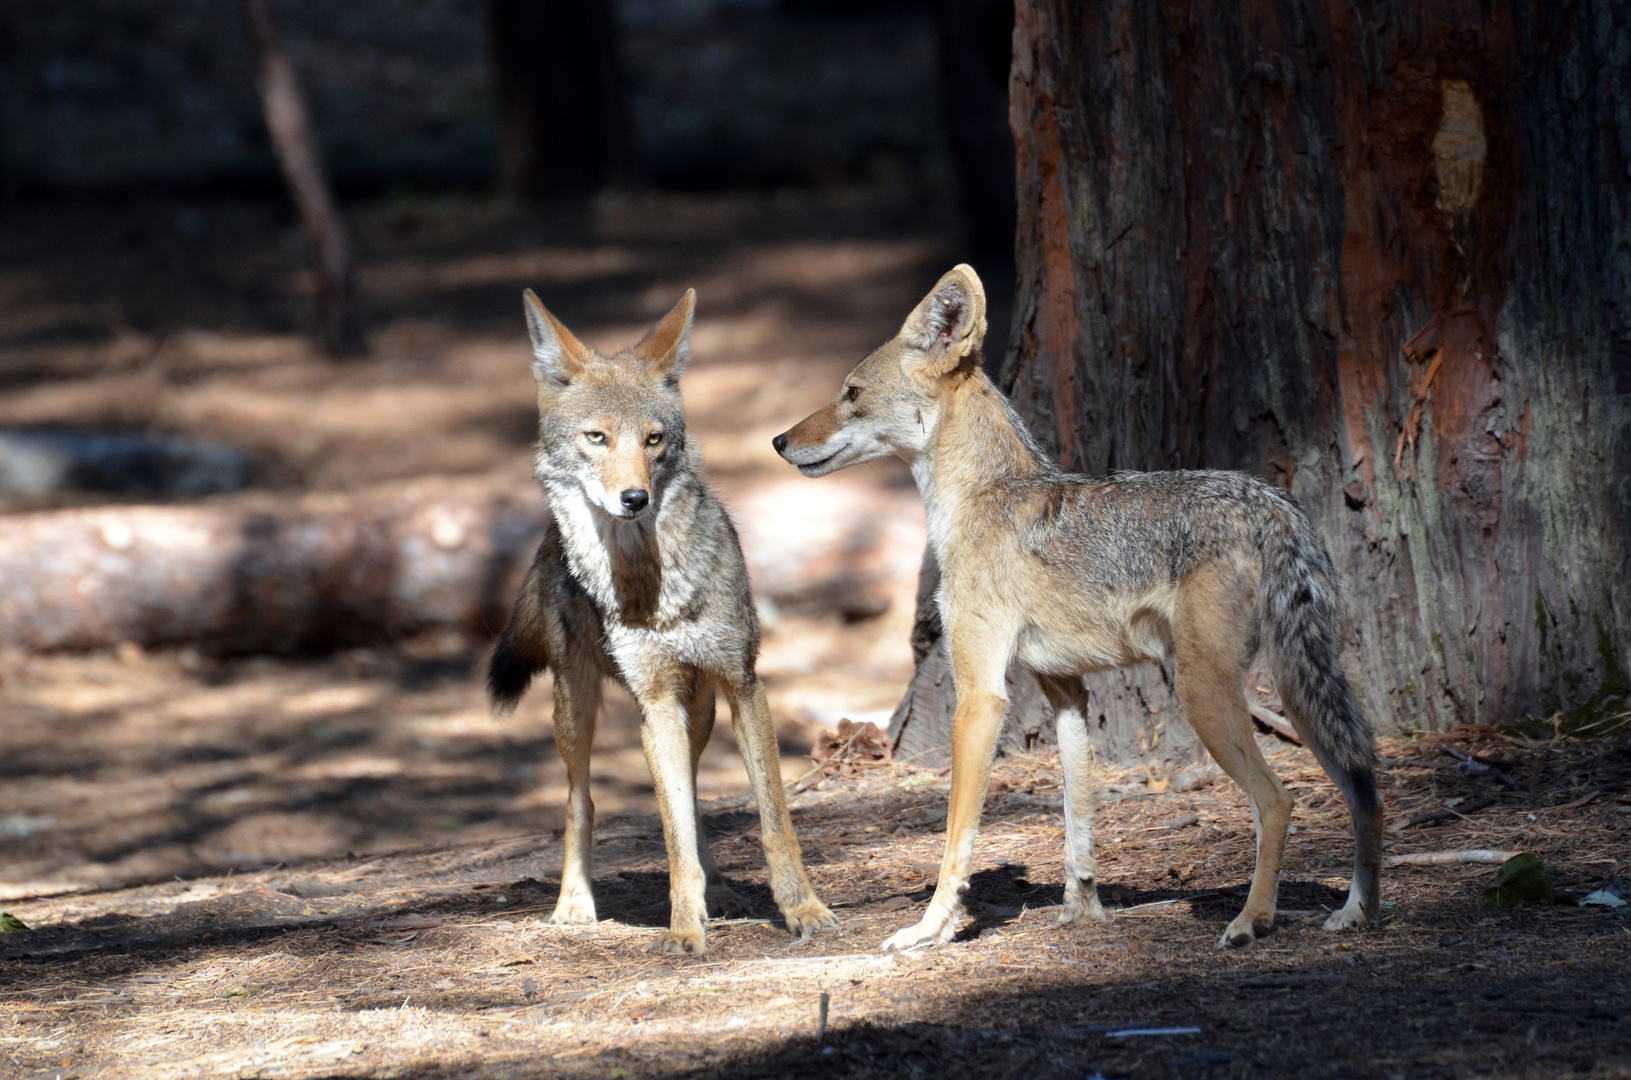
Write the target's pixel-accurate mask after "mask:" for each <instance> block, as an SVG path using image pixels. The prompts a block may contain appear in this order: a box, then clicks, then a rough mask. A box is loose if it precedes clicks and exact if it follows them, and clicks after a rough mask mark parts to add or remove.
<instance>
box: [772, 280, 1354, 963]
mask: <svg viewBox="0 0 1631 1080" xmlns="http://www.w3.org/2000/svg"><path fill="white" fill-rule="evenodd" d="M985 326H986V323H985V291H984V289H983V288H982V287H981V285H980V279H979V278H978V277H977V276H976V275H975V273H974V271H973V269H972V268H970V267H968V266H958V267H956V268H955V269H953V270H952V271H951V272H950V273H948V274H947V275H946V276H945V277H943V278H941V279H940V282H939V284H937V285H935V287H934V289H933V290H932V291H931V292H930V293H929V295H928V296H926V297H924V299H923V301H922V302H921V303H919V304H918V306H917V307H916V309H914V310H913V311H912V313H911V315H909V316H908V317H907V319H906V322H905V324H904V325H903V326H902V327H901V329H900V333H899V334H897V335H896V336H895V338H894V339H893V340H891V341H889V342H888V343H886V344H885V345H883V346H882V347H881V348H879V349H878V350H876V351H875V352H873V353H872V354H871V355H870V356H868V357H867V358H866V359H865V360H863V361H861V363H860V364H859V365H857V366H856V368H855V370H853V371H851V372H850V374H849V376H848V378H846V379H845V380H844V385H843V387H842V388H841V389H840V390H839V393H838V396H837V397H835V398H834V399H833V400H832V401H831V402H830V403H829V404H828V405H827V406H826V407H824V408H822V409H820V410H819V411H817V412H815V413H813V414H811V415H810V416H809V417H806V418H805V419H804V420H802V421H801V422H800V423H799V424H798V425H797V426H796V427H794V428H793V429H792V430H790V431H787V432H785V433H784V434H781V435H778V436H776V438H775V439H774V440H773V442H774V445H775V447H776V450H777V452H779V453H780V454H781V455H782V457H784V458H786V459H787V460H788V461H789V462H791V463H793V464H794V465H797V466H798V467H799V470H800V471H801V472H803V473H804V474H805V475H806V476H824V475H826V474H827V473H830V472H833V471H835V470H838V469H842V468H846V467H847V466H850V465H855V464H857V463H859V462H863V461H871V460H873V459H875V458H879V457H883V456H884V455H886V454H898V455H899V456H900V457H901V458H903V459H905V461H906V462H907V464H908V465H910V466H911V469H912V475H913V476H914V477H915V478H916V479H917V485H918V488H919V489H920V490H921V491H922V493H923V500H924V502H925V504H926V505H927V508H928V521H929V543H930V545H931V547H932V548H933V549H934V553H935V557H936V558H937V559H938V560H939V563H940V569H941V583H940V592H939V594H938V597H937V599H938V602H939V605H940V613H941V616H942V618H943V620H944V622H945V627H946V637H945V640H946V642H947V647H948V649H949V652H950V660H951V665H952V677H953V681H954V683H955V685H956V690H957V711H956V714H955V716H954V718H953V721H952V784H951V801H950V806H949V808H948V811H947V817H946V854H945V858H944V859H943V861H942V862H941V864H940V882H939V886H938V888H937V889H936V890H935V894H934V899H933V900H932V901H931V902H930V904H929V908H928V911H927V912H926V913H925V914H924V916H923V919H922V921H920V922H919V923H918V924H917V925H916V926H912V927H909V928H907V929H904V930H901V931H900V932H899V933H897V934H895V935H894V936H893V937H891V938H890V939H889V940H888V941H887V942H885V944H884V948H885V949H890V948H909V947H911V946H913V945H918V944H922V943H924V942H945V941H949V940H951V936H952V933H953V931H954V929H955V921H956V915H957V907H958V894H959V893H960V892H961V891H962V890H963V889H964V888H965V887H966V885H967V883H968V876H969V863H970V860H971V859H972V857H973V853H974V834H975V830H976V829H977V828H978V826H979V820H980V809H981V806H982V805H983V803H984V800H985V791H986V785H987V783H988V781H989V780H990V777H991V759H992V755H993V751H994V748H995V746H996V741H997V735H998V732H999V730H1000V728H1001V726H1002V720H1003V713H1004V710H1005V707H1006V706H1007V704H1008V702H1007V697H1006V691H1005V686H1004V674H1005V673H1006V671H1007V668H1008V664H1009V661H1010V660H1012V659H1014V658H1016V657H1017V658H1018V660H1019V662H1020V663H1021V664H1023V665H1024V666H1025V667H1026V668H1028V669H1029V670H1030V671H1032V672H1033V673H1035V675H1036V677H1037V680H1038V682H1040V683H1041V685H1042V689H1043V692H1044V693H1045V694H1046V695H1047V697H1048V700H1049V701H1050V703H1051V704H1052V705H1053V707H1054V709H1055V710H1056V711H1057V714H1058V725H1059V756H1060V760H1061V762H1062V765H1063V770H1064V774H1065V800H1064V801H1065V866H1066V873H1067V875H1068V878H1067V880H1066V882H1065V902H1064V909H1063V911H1062V912H1061V914H1060V916H1059V922H1060V923H1061V924H1065V923H1077V922H1087V921H1089V920H1097V919H1103V918H1105V914H1104V909H1103V908H1102V907H1101V906H1100V904H1099V899H1098V895H1097V880H1098V879H1097V867H1096V864H1095V862H1094V859H1093V828H1092V821H1091V813H1092V793H1091V791H1090V785H1091V781H1092V777H1091V775H1090V754H1089V750H1088V740H1087V693H1086V690H1085V689H1084V687H1083V685H1082V681H1081V676H1082V675H1083V674H1085V673H1086V672H1090V671H1095V670H1100V669H1103V668H1108V667H1115V666H1119V665H1122V664H1131V663H1135V662H1137V661H1141V660H1146V659H1155V658H1161V657H1164V656H1166V655H1168V653H1169V652H1170V653H1171V654H1172V655H1173V657H1174V659H1175V662H1176V669H1177V690H1178V698H1179V700H1180V702H1181V703H1182V704H1183V708H1184V714H1185V716H1186V717H1187V718H1188V719H1189V722H1190V724H1191V725H1192V726H1193V727H1194V729H1195V732H1196V734H1197V735H1199V736H1200V738H1201V741H1202V743H1204V744H1205V746H1206V748H1207V750H1209V751H1211V753H1212V756H1213V757H1214V758H1215V759H1217V762H1218V764H1219V765H1221V766H1222V767H1223V770H1224V771H1225V772H1227V773H1228V774H1229V776H1230V777H1232V778H1233V779H1234V780H1235V782H1236V783H1238V784H1239V785H1240V786H1241V787H1242V788H1244V789H1245V791H1246V794H1247V796H1248V797H1249V798H1250V800H1251V806H1252V818H1253V820H1254V822H1255V823H1256V826H1257V870H1256V873H1255V874H1253V875H1252V885H1251V893H1250V895H1249V896H1248V897H1247V899H1246V906H1245V909H1244V910H1243V911H1242V912H1241V913H1240V915H1239V916H1238V917H1237V918H1236V919H1235V920H1234V921H1233V922H1231V923H1230V924H1229V926H1228V929H1226V930H1225V931H1224V932H1223V939H1222V941H1221V942H1220V943H1219V944H1220V945H1223V946H1239V945H1245V944H1247V943H1248V942H1250V941H1252V940H1253V939H1255V938H1257V937H1258V936H1260V935H1262V934H1263V933H1265V932H1266V931H1267V930H1268V929H1269V928H1270V927H1271V926H1273V924H1274V911H1275V885H1276V882H1277V880H1278V878H1279V874H1280V859H1281V855H1282V853H1283V851H1284V848H1285V836H1286V826H1287V824H1288V823H1289V821H1290V817H1291V806H1292V799H1291V795H1290V794H1289V793H1288V792H1287V791H1286V789H1285V786H1284V785H1283V784H1281V783H1280V780H1279V778H1278V777H1277V776H1275V774H1274V772H1273V771H1272V770H1271V769H1270V768H1269V766H1268V763H1267V762H1265V761H1264V760H1263V755H1262V753H1261V751H1259V750H1258V747H1257V743H1256V741H1255V740H1254V739H1253V737H1252V728H1251V721H1250V720H1249V719H1248V716H1247V713H1246V705H1245V699H1244V696H1243V689H1244V683H1245V677H1246V670H1247V668H1248V667H1249V666H1250V664H1251V662H1252V659H1253V657H1254V656H1255V655H1256V653H1257V651H1258V649H1259V647H1262V648H1263V649H1265V650H1266V651H1267V654H1268V660H1269V662H1270V665H1271V668H1272V670H1273V672H1274V675H1275V679H1276V682H1277V684H1278V686H1279V690H1280V695H1281V697H1282V699H1283V700H1284V702H1285V705H1286V711H1287V713H1288V715H1289V719H1290V720H1291V722H1292V724H1293V725H1294V726H1295V727H1296V729H1297V732H1298V733H1299V734H1300V735H1301V736H1302V740H1303V742H1304V743H1305V744H1306V745H1308V746H1309V747H1310V748H1311V749H1312V750H1313V751H1314V755H1315V757H1317V758H1318V759H1319V762H1320V765H1321V766H1323V767H1324V769H1325V771H1326V773H1327V774H1328V775H1329V776H1330V777H1331V778H1332V779H1333V780H1334V781H1336V783H1337V785H1338V787H1340V788H1341V789H1342V794H1343V796H1344V797H1345V798H1346V800H1347V803H1348V810H1349V813H1350V814H1351V815H1352V818H1353V829H1354V842H1355V847H1356V852H1355V860H1354V874H1353V881H1352V887H1351V889H1350V891H1349V894H1348V902H1347V903H1346V904H1345V905H1344V906H1343V907H1342V908H1341V909H1340V910H1339V911H1336V912H1335V913H1333V914H1332V915H1331V916H1330V918H1328V919H1327V920H1326V922H1325V927H1326V929H1328V930H1339V929H1343V928H1346V927H1351V926H1359V925H1362V924H1365V923H1371V924H1374V923H1376V922H1377V921H1378V917H1379V915H1380V914H1381V907H1380V897H1379V892H1378V876H1377V875H1378V869H1379V867H1380V863H1381V854H1382V813H1381V810H1382V807H1381V795H1380V793H1379V792H1378V791H1377V787H1376V778H1375V747H1374V744H1373V743H1372V740H1371V733H1370V729H1369V727H1368V726H1367V725H1366V723H1365V718H1364V716H1363V715H1362V714H1361V713H1360V710H1359V703H1358V702H1357V701H1355V700H1354V695H1353V690H1352V688H1351V687H1349V685H1348V680H1347V678H1346V677H1345V676H1344V675H1343V673H1342V668H1341V666H1340V665H1339V664H1338V661H1337V653H1338V649H1339V646H1340V637H1339V635H1338V625H1337V624H1338V608H1339V603H1340V601H1339V596H1338V590H1337V580H1336V575H1335V571H1334V569H1333V568H1332V565H1331V559H1330V556H1329V555H1328V554H1327V553H1326V550H1325V545H1324V544H1323V543H1321V541H1320V538H1319V535H1318V534H1317V533H1316V532H1315V531H1314V527H1313V525H1312V524H1311V523H1310V522H1309V520H1308V517H1307V516H1306V515H1305V514H1304V513H1303V512H1302V510H1301V509H1300V508H1299V507H1298V506H1297V504H1296V503H1294V502H1293V501H1292V500H1291V498H1290V497H1289V496H1287V495H1286V494H1285V493H1284V492H1282V491H1280V490H1279V489H1277V488H1274V487H1271V486H1269V485H1268V484H1265V483H1263V482H1261V481H1259V480H1256V479H1253V478H1252V477H1249V476H1245V475H1243V474H1240V473H1229V472H1167V473H1116V474H1113V475H1111V476H1110V477H1109V478H1108V479H1102V480H1096V479H1091V478H1089V477H1086V476H1080V475H1075V474H1071V473H1065V472H1062V471H1060V469H1059V467H1058V466H1057V465H1056V464H1055V463H1054V462H1052V461H1050V460H1049V459H1048V457H1047V455H1046V454H1045V453H1044V452H1043V450H1042V449H1041V447H1040V446H1038V444H1037V443H1036V441H1035V440H1034V439H1033V438H1032V437H1031V434H1030V433H1029V432H1028V431H1026V429H1025V425H1024V424H1023V423H1022V422H1021V421H1020V419H1019V417H1018V415H1017V414H1015V412H1014V411H1013V409H1012V408H1011V407H1010V406H1009V404H1008V401H1007V399H1006V398H1005V397H1003V395H1002V394H1001V393H1000V392H999V391H998V390H997V389H996V387H994V386H993V385H992V384H991V381H990V380H989V379H988V378H986V376H985V374H984V372H983V371H982V370H981V364H980V342H981V340H982V339H983V338H984V336H985Z"/></svg>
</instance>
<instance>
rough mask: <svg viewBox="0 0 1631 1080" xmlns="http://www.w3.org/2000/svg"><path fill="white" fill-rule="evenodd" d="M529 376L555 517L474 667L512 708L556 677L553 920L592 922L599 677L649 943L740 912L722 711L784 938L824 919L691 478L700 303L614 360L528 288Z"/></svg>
mask: <svg viewBox="0 0 1631 1080" xmlns="http://www.w3.org/2000/svg"><path fill="white" fill-rule="evenodd" d="M523 304H524V307H525V309H526V316H527V328H528V330H529V331H530V333H531V337H532V352H533V362H532V372H533V375H534V377H535V378H536V379H537V380H538V413H539V422H538V431H539V439H538V455H537V459H536V462H535V465H534V470H533V471H534V475H535V476H536V477H537V479H538V482H539V484H541V485H542V486H543V488H544V491H545V493H546V494H547V495H548V496H549V509H550V516H551V519H552V520H551V522H550V524H549V527H548V529H547V530H546V532H545V534H544V539H543V543H541V544H540V545H539V547H538V554H537V556H536V557H535V558H534V559H533V563H532V568H531V569H530V570H529V571H528V572H527V576H526V580H525V582H524V583H523V585H522V586H521V593H520V595H519V596H517V597H516V600H515V611H514V613H513V614H512V615H511V617H510V622H509V625H508V626H507V627H506V628H505V630H504V633H503V634H502V635H501V636H500V637H499V640H498V645H497V647H496V649H495V650H494V652H493V658H492V662H491V665H490V667H489V668H488V673H487V690H488V694H489V697H490V698H491V701H492V703H493V706H494V708H495V709H496V710H498V711H505V710H508V709H511V708H513V707H514V706H515V703H516V702H517V701H518V700H520V697H521V695H522V693H523V692H525V690H526V688H527V684H528V683H530V682H531V681H532V677H533V675H534V674H536V673H537V672H539V671H541V670H543V669H544V668H546V667H547V668H550V669H551V670H552V671H553V672H554V674H555V744H556V746H557V747H559V749H560V752H561V757H562V758H563V759H564V760H565V761H566V773H567V785H568V786H567V825H566V856H565V861H564V865H563V866H562V870H561V895H560V899H559V900H558V901H557V902H556V905H555V913H554V915H553V916H552V919H553V921H555V922H557V923H577V922H593V921H595V900H594V896H593V894H592V892H591V891H590V866H589V863H590V853H591V851H592V845H593V840H592V838H591V832H592V828H593V824H594V806H593V804H591V802H590V801H589V746H590V743H591V742H593V740H594V734H595V716H596V713H597V711H598V710H599V708H600V689H601V680H602V679H605V678H611V679H616V680H617V681H618V682H620V683H621V684H622V685H623V686H624V687H625V688H627V689H628V691H629V693H630V694H632V695H633V696H634V699H635V701H636V702H638V703H639V706H640V712H641V715H642V717H643V723H642V725H641V730H640V737H641V742H642V743H643V744H644V746H645V751H646V762H647V763H648V764H649V765H650V766H651V778H652V781H653V782H654V784H655V786H656V789H657V804H658V808H659V809H660V811H661V813H662V820H663V839H664V840H665V841H666V842H667V845H668V866H669V900H670V902H671V904H672V908H673V917H672V920H671V922H670V926H669V929H668V931H667V932H666V933H664V934H662V935H660V936H659V937H658V938H657V940H656V942H655V944H654V946H653V947H654V948H655V949H657V950H658V951H660V952H702V951H703V950H704V948H705V944H706V943H705V937H704V930H703V923H704V921H705V919H706V917H707V915H708V910H709V908H713V909H714V910H715V911H716V912H717V911H720V910H722V909H739V908H740V907H741V906H742V901H741V898H740V897H738V896H737V895H736V894H735V893H734V892H732V891H731V889H730V888H729V887H728V886H727V885H726V884H725V882H724V880H723V879H722V878H721V877H720V875H719V868H718V866H717V865H715V863H714V859H713V855H712V853H711V852H710V851H709V850H708V842H707V839H706V837H705V836H704V835H703V831H702V822H701V818H700V816H699V814H698V810H697V802H696V767H697V759H698V757H699V756H700V755H701V753H702V748H703V747H704V746H705V745H707V742H708V736H709V735H710V734H711V733H712V731H713V726H714V694H715V692H716V691H717V692H719V693H720V694H723V695H724V697H725V698H726V700H728V701H729V702H730V705H731V715H732V721H733V724H732V726H733V727H734V729H735V732H736V740H737V745H738V746H740V747H741V750H742V757H743V759H744V760H745V762H746V763H747V770H748V777H749V779H750V781H751V782H752V785H753V793H754V796H755V797H756V798H757V799H758V802H759V816H760V820H761V832H762V834H763V836H764V846H765V857H766V860H767V861H768V862H769V864H770V886H771V890H772V891H773V892H774V894H775V897H776V904H777V906H779V907H780V908H781V910H782V914H783V915H784V916H786V918H787V927H788V929H789V930H791V931H792V932H793V933H795V934H798V935H800V936H801V937H803V936H808V935H809V933H810V932H811V931H812V930H814V929H816V928H817V927H822V926H830V925H832V924H833V923H834V922H835V921H836V920H835V919H834V918H833V914H832V912H830V911H828V910H827V908H826V907H825V906H824V905H823V904H822V903H821V901H820V900H819V899H817V898H816V895H815V890H813V889H812V888H811V887H810V879H809V877H808V876H807V875H806V874H805V872H804V863H803V861H802V860H801V859H800V857H799V847H798V839H797V837H795V836H794V835H793V821H792V818H790V817H789V816H788V813H787V801H786V798H785V797H784V793H783V791H782V784H781V768H780V758H779V757H778V754H777V748H776V732H775V729H774V728H773V727H772V726H771V722H770V710H769V707H768V706H767V705H766V702H765V691H764V687H763V686H762V685H761V684H760V683H759V680H758V677H757V675H756V674H755V672H754V664H755V662H756V660H757V659H758V655H759V621H758V617H757V615H756V614H755V612H754V607H753V597H752V594H751V592H750V591H749V587H748V572H747V565H746V564H745V563H744V562H743V560H742V548H741V545H740V543H739V542H738V541H737V538H736V531H735V530H734V529H733V528H732V527H731V523H730V519H729V518H728V517H726V515H725V511H724V509H723V508H722V507H721V506H720V505H719V501H718V500H717V499H715V498H714V495H713V493H712V492H711V491H709V490H708V488H707V487H706V486H705V485H704V484H703V482H702V479H701V471H702V455H701V452H700V450H699V449H698V448H697V444H696V443H695V442H694V441H693V440H691V439H688V438H687V437H686V432H685V408H684V404H683V402H682V401H681V400H680V390H679V378H680V373H681V372H682V371H683V370H684V368H685V364H686V361H687V359H689V356H690V344H689V339H690V332H691V314H692V310H693V308H694V307H695V305H696V293H695V292H694V291H689V290H688V291H687V292H686V294H685V296H684V297H683V298H681V300H680V302H679V303H678V304H677V305H675V307H674V310H673V311H670V312H669V313H668V314H667V315H666V316H664V317H663V319H662V321H660V322H659V323H658V324H657V325H656V326H655V327H653V328H652V330H651V332H650V333H649V334H647V335H646V336H645V338H644V339H642V340H641V341H640V342H639V343H638V344H636V345H634V346H633V347H631V348H628V349H625V350H623V351H622V352H620V353H618V354H617V355H615V356H612V357H610V358H607V357H603V356H600V355H598V354H596V353H594V352H593V351H591V350H590V349H588V348H586V347H585V346H584V345H582V344H581V343H580V342H579V341H578V339H577V338H575V337H573V336H572V333H571V332H570V331H569V330H567V329H566V327H565V326H563V325H561V323H560V322H559V321H558V320H556V318H555V317H554V316H553V315H551V314H550V313H549V312H548V311H546V310H544V306H543V305H542V304H540V303H539V302H538V297H537V296H535V295H533V292H532V290H530V289H529V290H527V292H526V293H525V295H524V297H523Z"/></svg>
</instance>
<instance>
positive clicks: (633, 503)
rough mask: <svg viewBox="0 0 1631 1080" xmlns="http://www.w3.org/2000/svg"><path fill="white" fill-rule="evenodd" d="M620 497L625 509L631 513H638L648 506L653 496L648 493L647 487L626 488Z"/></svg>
mask: <svg viewBox="0 0 1631 1080" xmlns="http://www.w3.org/2000/svg"><path fill="white" fill-rule="evenodd" d="M618 499H619V500H620V501H621V502H622V503H623V509H625V510H627V511H628V512H629V513H631V514H638V513H639V512H640V511H642V510H644V509H645V508H646V503H648V502H650V501H651V496H650V495H647V494H646V489H645V488H624V489H623V494H621V495H619V496H618Z"/></svg>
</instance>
